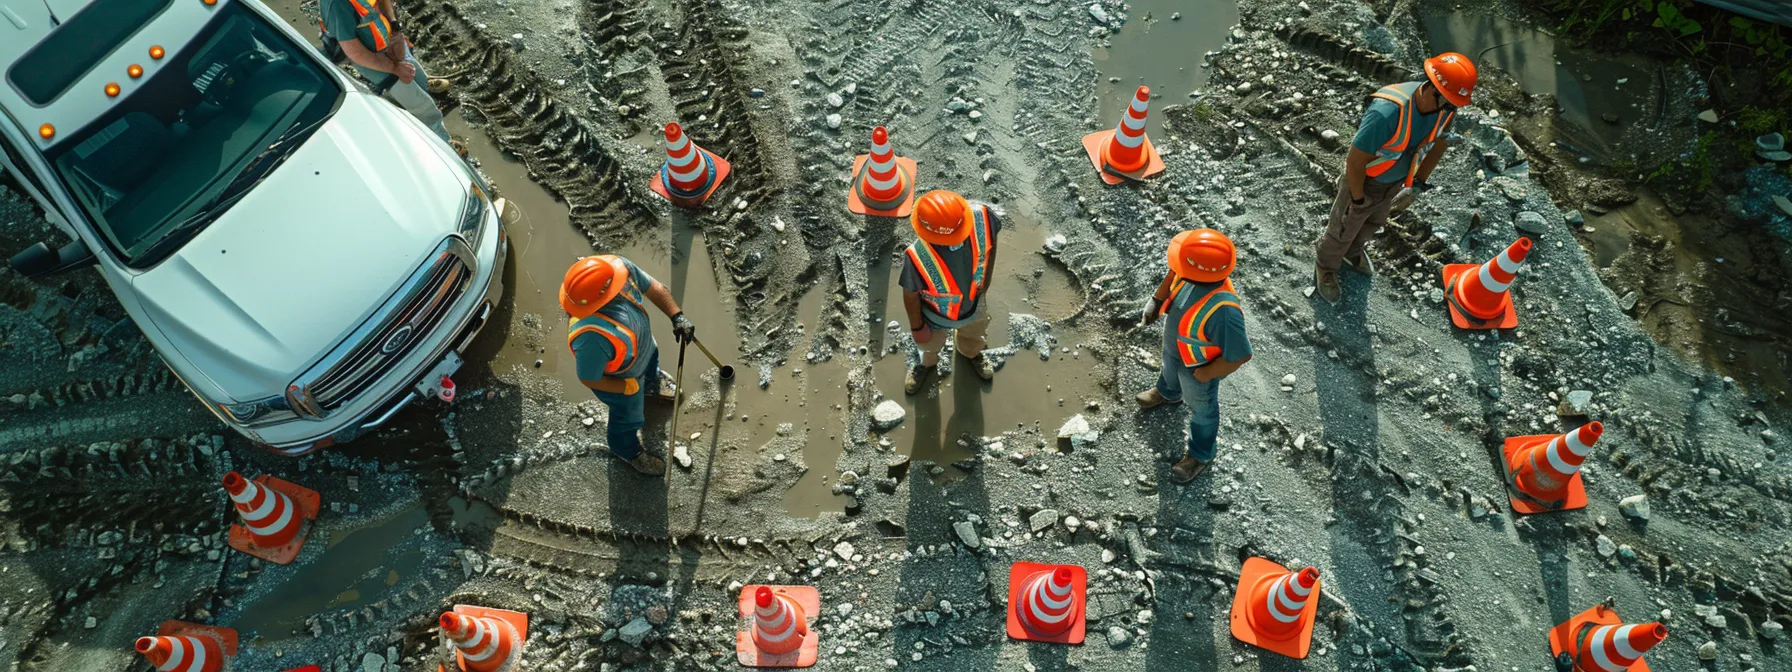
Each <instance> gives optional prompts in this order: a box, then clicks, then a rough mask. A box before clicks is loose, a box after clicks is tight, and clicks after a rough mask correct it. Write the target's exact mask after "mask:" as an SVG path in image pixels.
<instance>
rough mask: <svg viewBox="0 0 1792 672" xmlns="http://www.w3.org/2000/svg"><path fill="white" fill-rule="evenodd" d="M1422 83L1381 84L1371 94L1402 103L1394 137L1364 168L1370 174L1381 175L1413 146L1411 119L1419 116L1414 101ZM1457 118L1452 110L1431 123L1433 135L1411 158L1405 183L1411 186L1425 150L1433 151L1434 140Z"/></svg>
mask: <svg viewBox="0 0 1792 672" xmlns="http://www.w3.org/2000/svg"><path fill="white" fill-rule="evenodd" d="M1421 84H1422V82H1407V83H1405V84H1389V85H1387V86H1384V87H1381V90H1380V91H1376V92H1375V93H1373V94H1370V96H1369V97H1370V98H1380V99H1382V100H1385V101H1388V102H1390V103H1393V104H1395V105H1398V106H1400V117H1399V122H1398V123H1397V124H1395V125H1394V135H1393V137H1390V138H1388V141H1387V142H1385V143H1382V145H1381V147H1380V148H1377V149H1376V150H1375V159H1374V160H1372V161H1370V162H1369V165H1368V167H1367V168H1366V169H1365V172H1367V173H1368V174H1369V176H1370V177H1376V176H1379V175H1381V174H1382V173H1385V172H1388V170H1390V169H1392V168H1393V167H1394V164H1396V163H1399V162H1400V157H1401V156H1404V155H1405V154H1406V148H1407V147H1408V146H1411V145H1412V121H1413V119H1414V118H1415V117H1417V116H1419V115H1418V110H1417V109H1414V108H1416V107H1417V106H1416V105H1413V103H1412V95H1413V94H1414V93H1417V92H1418V90H1419V86H1420V85H1421ZM1455 118H1456V111H1455V110H1450V111H1447V112H1444V113H1443V115H1442V116H1440V117H1438V119H1437V123H1436V124H1434V125H1432V127H1431V134H1430V135H1428V136H1426V137H1425V140H1424V142H1422V143H1420V146H1419V147H1417V153H1416V154H1414V156H1413V157H1412V163H1411V164H1409V165H1408V166H1407V167H1406V186H1408V187H1410V186H1412V178H1413V175H1415V174H1417V173H1418V171H1419V163H1420V162H1421V161H1423V160H1424V157H1425V152H1427V151H1430V149H1431V145H1432V143H1433V142H1436V141H1437V134H1438V133H1439V132H1441V131H1443V129H1444V127H1446V126H1449V125H1450V122H1451V121H1453V120H1454V119H1455Z"/></svg>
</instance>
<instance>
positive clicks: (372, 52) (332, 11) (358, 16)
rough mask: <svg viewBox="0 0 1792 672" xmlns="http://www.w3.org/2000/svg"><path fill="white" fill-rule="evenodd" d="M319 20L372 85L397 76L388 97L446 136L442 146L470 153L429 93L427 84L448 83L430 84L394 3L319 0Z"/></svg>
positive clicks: (441, 86) (442, 85) (440, 86)
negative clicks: (400, 24)
mask: <svg viewBox="0 0 1792 672" xmlns="http://www.w3.org/2000/svg"><path fill="white" fill-rule="evenodd" d="M317 11H318V17H319V19H320V20H321V21H322V27H323V30H324V34H325V35H326V36H328V37H330V38H333V39H334V40H335V41H336V42H337V43H338V44H340V45H341V46H342V53H343V55H344V56H347V57H348V60H350V61H352V62H354V64H355V69H356V70H358V71H360V73H361V76H362V77H365V78H367V81H369V82H381V81H384V80H385V79H386V78H388V77H397V78H398V80H397V81H396V82H393V83H392V85H391V87H390V88H387V89H386V92H385V94H384V95H385V97H386V99H387V100H390V101H392V102H394V103H397V104H398V106H399V107H402V108H404V109H405V111H407V112H410V113H411V116H414V117H416V118H417V120H418V121H421V122H423V125H424V126H427V127H429V130H431V131H434V132H435V134H436V135H439V136H441V137H442V142H446V143H448V144H449V145H450V146H453V147H454V149H455V151H457V152H460V153H461V155H462V156H465V155H466V149H465V145H464V143H460V142H458V141H455V140H451V139H450V138H449V137H448V128H447V127H446V126H443V125H442V110H441V108H438V107H436V101H435V99H434V98H431V97H430V95H429V88H427V87H429V86H432V85H433V86H434V87H435V88H437V89H443V90H445V87H446V85H447V82H446V81H444V80H436V81H435V82H434V83H432V82H430V79H429V76H428V75H425V74H424V73H423V63H422V62H420V61H418V60H417V55H416V54H414V53H412V52H411V43H410V40H408V39H405V36H404V33H402V32H400V31H399V30H398V21H397V19H396V17H397V16H398V14H397V13H396V12H395V11H394V9H393V7H392V0H318V7H317Z"/></svg>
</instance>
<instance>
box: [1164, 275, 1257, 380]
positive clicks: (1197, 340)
mask: <svg viewBox="0 0 1792 672" xmlns="http://www.w3.org/2000/svg"><path fill="white" fill-rule="evenodd" d="M1176 283H1177V285H1178V286H1177V287H1174V288H1173V289H1172V291H1171V293H1170V301H1171V302H1174V301H1175V300H1176V296H1177V295H1178V294H1180V293H1181V292H1182V291H1183V290H1186V289H1190V288H1192V287H1193V285H1191V284H1189V283H1187V282H1184V281H1183V280H1182V279H1181V278H1178V279H1177V280H1176ZM1226 306H1231V307H1233V308H1237V309H1238V310H1239V311H1240V312H1243V311H1244V306H1243V305H1242V304H1241V303H1240V299H1239V298H1238V294H1237V293H1235V292H1233V291H1232V280H1231V279H1229V278H1228V279H1227V280H1226V281H1225V282H1223V283H1220V286H1219V287H1215V288H1214V289H1213V291H1211V292H1208V293H1207V295H1206V296H1203V297H1201V299H1200V300H1199V301H1196V302H1195V303H1194V305H1191V306H1189V307H1188V310H1185V311H1183V312H1182V320H1181V321H1180V322H1178V323H1177V324H1176V354H1178V355H1180V356H1181V357H1182V365H1183V366H1201V365H1203V364H1206V363H1208V362H1211V361H1213V360H1215V359H1217V358H1219V356H1220V346H1219V344H1217V343H1213V342H1211V341H1208V340H1207V320H1209V319H1212V318H1213V314H1214V313H1215V312H1218V311H1219V309H1220V308H1224V307H1226Z"/></svg>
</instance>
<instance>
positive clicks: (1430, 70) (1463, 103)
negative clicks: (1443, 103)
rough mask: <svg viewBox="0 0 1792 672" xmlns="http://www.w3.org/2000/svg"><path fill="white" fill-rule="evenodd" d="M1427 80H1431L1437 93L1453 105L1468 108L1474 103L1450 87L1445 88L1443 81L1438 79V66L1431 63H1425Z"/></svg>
mask: <svg viewBox="0 0 1792 672" xmlns="http://www.w3.org/2000/svg"><path fill="white" fill-rule="evenodd" d="M1425 79H1429V80H1431V85H1432V86H1435V87H1437V92H1438V93H1440V94H1443V97H1444V100H1447V101H1450V104H1451V105H1455V106H1456V107H1468V106H1469V103H1470V102H1472V101H1471V100H1470V99H1469V97H1468V96H1465V95H1462V94H1460V93H1456V92H1455V91H1451V90H1450V88H1449V87H1447V86H1444V83H1443V81H1442V80H1440V79H1438V76H1437V66H1435V65H1432V64H1431V63H1429V62H1427V63H1425Z"/></svg>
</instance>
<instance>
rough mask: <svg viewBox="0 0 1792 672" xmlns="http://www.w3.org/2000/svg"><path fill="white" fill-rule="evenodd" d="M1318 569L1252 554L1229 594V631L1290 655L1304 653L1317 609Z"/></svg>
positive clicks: (1297, 657)
mask: <svg viewBox="0 0 1792 672" xmlns="http://www.w3.org/2000/svg"><path fill="white" fill-rule="evenodd" d="M1318 598H1319V570H1317V569H1314V568H1312V567H1308V568H1306V569H1302V570H1300V571H1299V572H1291V571H1288V568H1286V567H1283V566H1281V565H1278V564H1276V563H1275V562H1273V561H1270V560H1267V559H1264V558H1250V559H1248V560H1245V562H1244V570H1243V571H1242V572H1240V573H1239V576H1238V592H1237V593H1235V594H1234V595H1233V596H1232V636H1233V637H1236V638H1238V641H1241V642H1244V643H1246V644H1251V645H1254V646H1257V647H1259V648H1263V649H1267V650H1270V651H1274V652H1276V653H1279V654H1282V655H1284V656H1288V657H1289V658H1294V659H1297V660H1298V659H1302V658H1306V657H1307V649H1308V647H1309V646H1311V645H1312V643H1313V622H1314V620H1316V619H1315V618H1314V615H1315V614H1317V613H1318V611H1319V599H1318Z"/></svg>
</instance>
